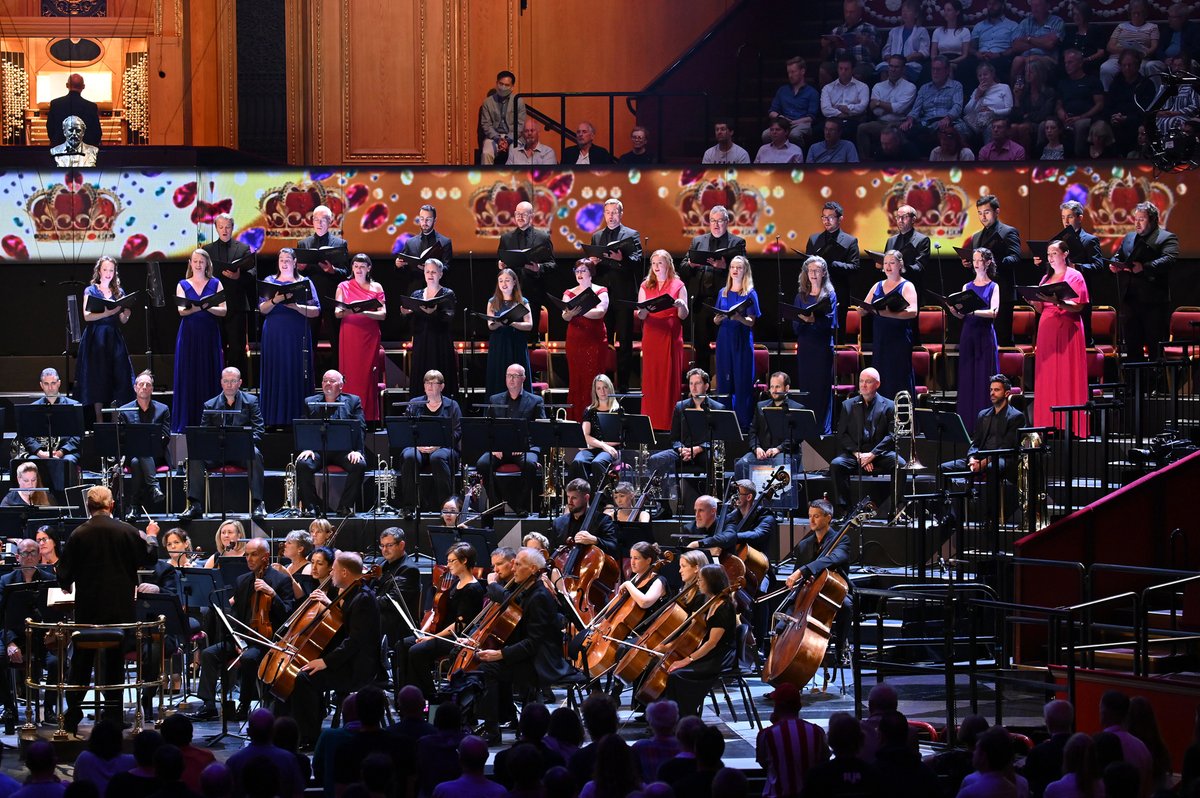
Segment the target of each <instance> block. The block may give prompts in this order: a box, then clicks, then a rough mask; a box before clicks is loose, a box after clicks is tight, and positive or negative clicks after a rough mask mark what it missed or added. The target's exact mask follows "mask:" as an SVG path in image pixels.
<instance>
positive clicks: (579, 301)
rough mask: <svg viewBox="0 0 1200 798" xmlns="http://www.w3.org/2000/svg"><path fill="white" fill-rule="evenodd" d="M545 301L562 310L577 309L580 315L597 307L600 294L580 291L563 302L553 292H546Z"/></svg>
mask: <svg viewBox="0 0 1200 798" xmlns="http://www.w3.org/2000/svg"><path fill="white" fill-rule="evenodd" d="M546 301H547V302H549V303H550V304H552V305H554V306H555V307H557V308H559V309H560V310H562V311H563V312H566V311H568V310H578V311H579V314H578V315H580V316H582V315H583V314H584V313H587V312H588V311H589V310H592V309H593V308H595V307H597V306H598V305H599V304H600V295H599V294H597V293H596V292H595V291H582V292H580V294H579V295H578V296H576V297H575V298H573V299H571V300H570V301H567V302H564V301H562V300H561V299H559V298H558V297H556V296H554V295H553V294H546Z"/></svg>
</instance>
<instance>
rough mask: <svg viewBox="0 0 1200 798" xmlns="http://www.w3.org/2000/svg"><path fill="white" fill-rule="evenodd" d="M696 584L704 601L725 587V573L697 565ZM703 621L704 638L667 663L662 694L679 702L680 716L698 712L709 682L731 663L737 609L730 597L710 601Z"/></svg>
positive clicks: (727, 578) (726, 580) (716, 567)
mask: <svg viewBox="0 0 1200 798" xmlns="http://www.w3.org/2000/svg"><path fill="white" fill-rule="evenodd" d="M681 570H682V569H681ZM698 584H699V587H700V593H701V596H702V597H703V601H704V602H706V601H708V600H709V599H711V598H713V597H714V596H717V595H718V594H720V593H721V592H722V591H723V590H725V589H726V588H728V587H729V576H728V575H727V574H726V573H725V569H723V568H722V567H721V566H719V565H706V566H704V567H703V568H701V569H700V574H699V579H698ZM704 623H705V626H706V630H705V633H704V639H703V640H702V641H701V642H700V645H699V647H697V648H696V650H695V651H693V652H692V653H690V654H689V655H687V656H686V657H683V658H682V659H680V660H679V661H678V662H675V663H673V664H672V665H671V666H670V669H669V671H668V673H669V675H668V677H667V689H666V692H665V693H664V694H663V698H666V699H672V700H674V701H675V702H676V703H677V704H679V714H680V715H681V716H684V717H686V716H688V715H699V714H700V708H701V706H702V704H703V703H704V697H705V696H707V695H708V693H709V690H711V689H712V685H713V682H714V681H716V679H717V677H719V676H720V675H721V673H722V672H723V671H725V670H726V669H728V668H729V667H730V666H731V665H732V664H733V658H734V641H735V638H736V637H737V635H736V632H735V630H736V628H737V612H736V611H735V610H734V607H733V602H732V600H731V599H729V598H721V599H719V600H718V601H716V602H714V603H713V604H712V605H711V606H710V607H709V608H708V609H707V610H706V611H705V615H704Z"/></svg>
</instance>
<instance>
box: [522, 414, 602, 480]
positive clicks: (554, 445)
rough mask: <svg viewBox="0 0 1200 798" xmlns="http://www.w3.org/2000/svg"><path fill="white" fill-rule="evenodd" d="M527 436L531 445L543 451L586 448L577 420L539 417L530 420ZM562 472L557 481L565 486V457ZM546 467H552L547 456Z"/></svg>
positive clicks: (581, 429) (580, 425) (580, 426)
mask: <svg viewBox="0 0 1200 798" xmlns="http://www.w3.org/2000/svg"><path fill="white" fill-rule="evenodd" d="M529 437H530V440H531V442H532V445H534V446H537V447H538V448H540V449H541V450H542V451H543V452H549V451H551V450H552V449H586V448H587V447H588V446H587V441H586V440H584V437H583V424H581V423H579V422H578V421H566V420H563V419H558V418H553V417H552V418H539V419H535V420H534V421H532V422H530V424H529ZM562 463H563V472H564V473H562V474H559V475H558V476H559V479H558V483H559V484H560V485H562V486H563V488H564V489H565V488H566V484H567V475H566V473H565V472H566V469H567V459H566V458H565V457H564V458H563V459H562ZM546 468H547V469H550V468H553V462H552V461H551V460H550V459H549V458H547V461H546ZM588 485H589V486H591V480H590V479H589V480H588Z"/></svg>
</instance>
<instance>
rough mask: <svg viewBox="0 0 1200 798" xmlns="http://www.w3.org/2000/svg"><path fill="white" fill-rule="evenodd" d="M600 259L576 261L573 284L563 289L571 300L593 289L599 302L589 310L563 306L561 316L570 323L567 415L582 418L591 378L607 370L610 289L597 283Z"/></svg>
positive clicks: (590, 386) (576, 419)
mask: <svg viewBox="0 0 1200 798" xmlns="http://www.w3.org/2000/svg"><path fill="white" fill-rule="evenodd" d="M598 262H599V259H596V258H582V259H581V260H579V261H578V262H577V263H576V264H575V282H576V285H575V287H574V288H568V289H567V290H566V291H564V292H563V295H562V301H563V302H571V301H572V300H574V299H575V298H576V297H579V296H582V295H583V294H584V293H586V292H588V291H591V292H593V293H595V295H596V297H597V298H598V300H599V301H598V302H597V304H596V306H595V307H593V308H591V309H590V310H586V309H585V307H586V306H582V307H574V308H570V309H566V310H563V312H562V319H563V321H565V322H566V323H567V369H568V385H567V388H568V390H567V401H568V402H569V403H570V405H571V406H570V407H569V408H567V418H569V419H571V420H572V421H582V420H583V411H584V408H586V407H587V406H588V400H589V399H590V398H591V395H592V380H593V379H594V378H595V376H596V375H597V374H601V373H603V372H604V371H605V366H606V365H607V363H606V361H607V360H608V358H607V357H606V356H605V355H606V353H607V351H608V330H607V329H606V327H605V326H604V315H605V314H606V313H608V289H607V288H605V287H604V286H602V285H596V284H595V283H593V282H592V279H593V278H594V277H595V276H596V268H597V266H598Z"/></svg>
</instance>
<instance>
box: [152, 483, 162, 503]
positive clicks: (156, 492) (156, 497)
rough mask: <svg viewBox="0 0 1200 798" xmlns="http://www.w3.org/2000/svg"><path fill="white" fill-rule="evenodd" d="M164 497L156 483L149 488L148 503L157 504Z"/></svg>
mask: <svg viewBox="0 0 1200 798" xmlns="http://www.w3.org/2000/svg"><path fill="white" fill-rule="evenodd" d="M165 498H166V496H164V495H163V492H162V490H160V489H159V487H158V486H157V485H155V486H154V487H153V488H151V489H150V503H151V504H158V503H159V502H161V501H163V500H164V499H165Z"/></svg>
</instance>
